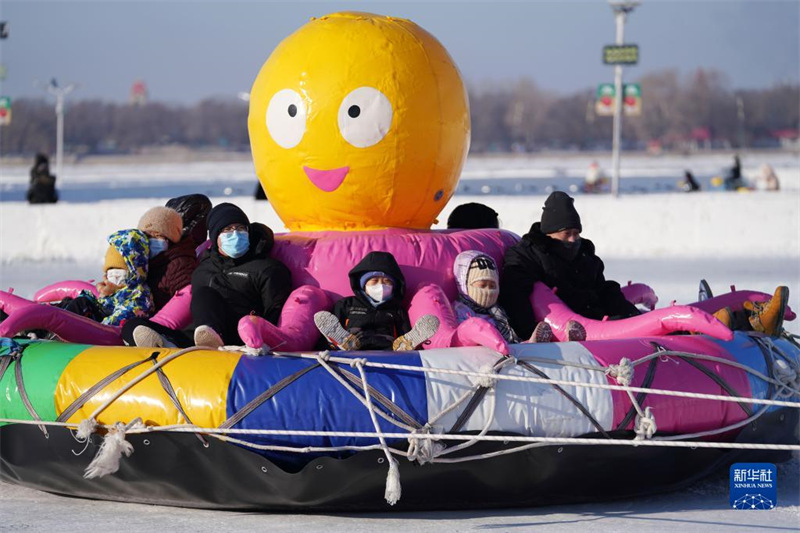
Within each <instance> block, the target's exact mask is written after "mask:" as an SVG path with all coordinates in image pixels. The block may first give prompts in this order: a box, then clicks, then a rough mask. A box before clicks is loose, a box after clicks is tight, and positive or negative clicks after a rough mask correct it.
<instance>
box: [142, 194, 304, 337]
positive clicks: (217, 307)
mask: <svg viewBox="0 0 800 533" xmlns="http://www.w3.org/2000/svg"><path fill="white" fill-rule="evenodd" d="M207 222H208V236H209V239H210V241H211V247H210V248H209V249H208V250H207V251H206V252H205V253H204V254H203V256H202V257H201V258H200V264H199V265H198V267H197V269H195V271H194V273H193V274H192V303H191V311H192V318H193V321H194V326H195V329H194V344H195V345H197V346H206V347H210V348H219V347H220V346H223V345H225V344H233V345H241V344H243V342H242V340H241V338H240V337H239V333H238V324H239V319H240V318H242V317H243V316H245V315H249V314H256V315H258V316H261V317H263V318H264V319H266V320H268V321H269V322H271V323H273V324H277V323H278V318H280V314H281V310H282V309H283V304H284V303H286V300H287V299H288V297H289V293H290V292H291V290H292V278H291V273H290V272H289V269H288V268H287V267H286V265H284V264H283V263H281V262H280V261H278V260H277V259H273V258H271V257H270V256H269V254H270V251H271V250H272V246H273V244H274V242H275V239H274V236H273V234H272V230H271V229H269V228H268V227H267V226H265V225H263V224H259V223H253V224H251V223H250V220H249V219H248V218H247V215H246V214H245V213H244V211H242V210H241V209H239V207H237V206H235V205H233V204H229V203H222V204H219V205H217V206H215V207H214V208H213V209H212V210H211V211H210V212H209V213H208V220H207ZM138 329H139V328H137V330H138ZM139 333H140V335H139V337H141V338H142V339H145V340H144V341H143V342H145V343H146V344H140V343H139V342H138V339H137V342H136V344H137V345H140V346H141V345H150V346H163V342H164V340H163V338H161V336H160V335H159V334H161V335H164V336H166V337H167V340H170V341H172V342H175V340H174V339H175V337H173V336H172V335H169V334H167V333H166V332H165V331H164V330H163V329H161V328H160V329H159V330H158V331H156V330H154V331H153V332H152V334H151V332H149V331H141V332H139ZM134 337H136V332H134Z"/></svg>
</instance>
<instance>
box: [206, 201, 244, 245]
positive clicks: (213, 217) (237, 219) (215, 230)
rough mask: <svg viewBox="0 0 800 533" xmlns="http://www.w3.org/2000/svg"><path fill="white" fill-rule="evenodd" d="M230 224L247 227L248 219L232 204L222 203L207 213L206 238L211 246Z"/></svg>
mask: <svg viewBox="0 0 800 533" xmlns="http://www.w3.org/2000/svg"><path fill="white" fill-rule="evenodd" d="M231 224H244V225H246V226H249V225H250V219H248V218H247V215H245V214H244V211H242V210H241V209H239V207H238V206H235V205H233V204H229V203H224V204H219V205H217V206H215V207H214V209H212V210H211V211H209V213H208V238H209V239H211V242H212V243H213V244H216V243H217V237H219V234H220V232H221V231H222V230H224V229H225V227H226V226H230V225H231Z"/></svg>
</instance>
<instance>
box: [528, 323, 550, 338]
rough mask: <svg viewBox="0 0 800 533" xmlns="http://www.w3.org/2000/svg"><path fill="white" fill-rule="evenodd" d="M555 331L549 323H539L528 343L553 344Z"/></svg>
mask: <svg viewBox="0 0 800 533" xmlns="http://www.w3.org/2000/svg"><path fill="white" fill-rule="evenodd" d="M553 338H554V337H553V329H552V328H551V327H550V324H548V323H547V322H539V323H538V324H536V327H535V328H533V334H532V335H531V338H530V340H529V341H528V342H553Z"/></svg>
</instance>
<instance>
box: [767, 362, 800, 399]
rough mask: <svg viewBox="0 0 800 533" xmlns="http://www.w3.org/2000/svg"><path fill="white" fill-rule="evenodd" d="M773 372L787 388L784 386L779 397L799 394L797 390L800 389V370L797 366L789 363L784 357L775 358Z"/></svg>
mask: <svg viewBox="0 0 800 533" xmlns="http://www.w3.org/2000/svg"><path fill="white" fill-rule="evenodd" d="M773 372H774V373H775V379H777V380H778V381H780V382H781V383H782V384H783V385H785V388H782V389H781V390H780V391H779V392H778V394H777V396H778V397H779V398H788V397H791V396H794V395H796V394H797V392H796V391H797V390H798V389H800V372H798V369H797V368H795V367H793V366H791V365H789V364H788V363H787V362H786V361H784V360H783V359H777V358H776V359H774V360H773Z"/></svg>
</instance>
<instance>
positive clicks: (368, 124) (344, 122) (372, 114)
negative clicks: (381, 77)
mask: <svg viewBox="0 0 800 533" xmlns="http://www.w3.org/2000/svg"><path fill="white" fill-rule="evenodd" d="M393 113H394V111H393V110H392V103H391V102H389V99H388V98H386V95H384V94H383V93H382V92H380V91H379V90H378V89H374V88H372V87H359V88H358V89H356V90H354V91H353V92H351V93H350V94H348V95H347V96H345V97H344V100H342V105H340V106H339V131H341V132H342V137H344V140H345V141H347V142H349V143H350V144H352V145H353V146H355V147H356V148H366V147H368V146H372V145H373V144H377V143H378V142H379V141H380V140H381V139H383V138H384V137H385V136H386V134H387V133H388V132H389V128H390V127H391V125H392V114H393Z"/></svg>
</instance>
